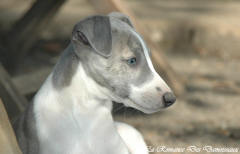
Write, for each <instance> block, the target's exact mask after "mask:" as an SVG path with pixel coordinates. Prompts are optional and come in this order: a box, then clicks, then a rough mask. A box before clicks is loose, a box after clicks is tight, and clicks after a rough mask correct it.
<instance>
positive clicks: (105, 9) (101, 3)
mask: <svg viewBox="0 0 240 154" xmlns="http://www.w3.org/2000/svg"><path fill="white" fill-rule="evenodd" d="M89 2H90V3H91V4H92V5H93V6H94V8H95V9H96V10H97V11H98V12H100V13H102V14H108V13H110V12H112V11H118V12H122V13H124V14H126V15H128V16H129V17H130V19H131V21H132V22H133V25H134V26H135V27H136V29H137V31H138V32H140V33H141V34H142V35H143V36H144V39H145V41H146V42H147V44H148V45H149V46H150V48H151V50H152V59H153V64H154V67H155V69H156V70H157V72H158V73H159V74H160V75H161V76H162V77H163V78H164V80H166V82H167V83H168V84H169V86H170V87H171V88H172V89H173V90H174V92H175V93H176V94H181V93H182V92H184V86H183V80H182V79H181V77H180V76H179V75H178V74H176V72H175V71H174V70H173V69H172V67H171V66H170V65H169V64H168V62H167V61H166V58H165V56H164V55H163V54H162V53H161V52H160V51H159V49H158V47H157V45H156V44H155V43H154V42H152V41H151V39H150V38H149V36H148V35H147V33H146V32H145V29H144V28H143V27H142V24H141V23H139V22H138V21H137V19H136V17H135V16H134V14H133V13H132V12H131V11H130V10H129V9H128V8H127V7H126V6H125V5H124V4H123V3H122V2H121V1H120V0H89Z"/></svg>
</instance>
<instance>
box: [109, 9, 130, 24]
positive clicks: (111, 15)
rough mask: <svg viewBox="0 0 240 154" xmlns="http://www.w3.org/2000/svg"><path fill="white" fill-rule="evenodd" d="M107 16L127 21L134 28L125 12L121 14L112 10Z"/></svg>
mask: <svg viewBox="0 0 240 154" xmlns="http://www.w3.org/2000/svg"><path fill="white" fill-rule="evenodd" d="M108 16H110V17H114V18H117V19H119V20H121V21H123V22H125V23H127V24H128V25H129V26H131V27H132V28H134V26H133V24H132V22H131V20H130V18H129V17H128V16H126V15H125V14H122V13H120V12H112V13H109V14H108Z"/></svg>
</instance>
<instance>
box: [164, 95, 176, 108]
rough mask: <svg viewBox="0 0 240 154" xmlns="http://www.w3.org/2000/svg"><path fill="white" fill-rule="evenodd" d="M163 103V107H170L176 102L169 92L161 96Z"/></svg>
mask: <svg viewBox="0 0 240 154" xmlns="http://www.w3.org/2000/svg"><path fill="white" fill-rule="evenodd" d="M163 101H164V102H163V103H164V106H165V107H169V106H171V105H172V104H173V103H174V102H175V101H176V96H175V95H174V94H173V93H171V92H166V93H165V94H163Z"/></svg>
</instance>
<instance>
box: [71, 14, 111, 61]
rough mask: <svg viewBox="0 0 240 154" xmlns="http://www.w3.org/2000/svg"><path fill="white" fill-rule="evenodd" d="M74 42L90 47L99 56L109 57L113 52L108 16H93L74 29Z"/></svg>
mask: <svg viewBox="0 0 240 154" xmlns="http://www.w3.org/2000/svg"><path fill="white" fill-rule="evenodd" d="M72 40H73V41H74V42H75V43H82V44H83V45H87V46H90V47H91V48H93V50H94V51H95V52H97V53H98V54H100V55H102V56H104V57H109V56H110V55H111V50H112V32H111V24H110V20H109V17H108V16H101V15H97V16H91V17H88V18H86V19H84V20H82V21H80V22H79V23H77V24H76V25H75V27H74V29H73V34H72Z"/></svg>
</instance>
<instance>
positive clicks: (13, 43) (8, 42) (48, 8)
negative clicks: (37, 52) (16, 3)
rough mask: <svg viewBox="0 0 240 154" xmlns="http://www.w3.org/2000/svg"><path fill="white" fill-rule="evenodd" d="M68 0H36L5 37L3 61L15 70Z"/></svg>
mask: <svg viewBox="0 0 240 154" xmlns="http://www.w3.org/2000/svg"><path fill="white" fill-rule="evenodd" d="M65 1H66V0H36V1H35V2H34V3H33V5H32V7H31V8H30V9H29V10H28V11H27V12H26V13H25V14H24V16H23V17H22V18H20V19H19V20H18V21H17V22H16V23H15V24H14V25H13V26H12V28H11V30H10V31H9V32H8V33H7V34H6V36H5V37H4V38H3V41H4V43H3V45H2V46H4V47H5V48H4V49H2V50H4V54H3V56H2V59H1V60H2V63H3V65H4V66H5V67H6V68H7V69H8V71H13V72H14V69H15V68H16V67H17V66H18V65H19V64H21V60H23V58H24V56H26V54H27V52H28V51H29V50H30V48H31V47H32V46H33V44H34V43H35V42H36V40H37V39H38V35H39V34H40V33H41V32H42V31H43V30H44V29H45V28H46V27H47V25H48V23H49V22H50V21H51V19H52V18H53V16H54V15H55V14H56V12H57V11H58V10H59V8H60V7H61V6H62V4H63V3H64V2H65Z"/></svg>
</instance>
